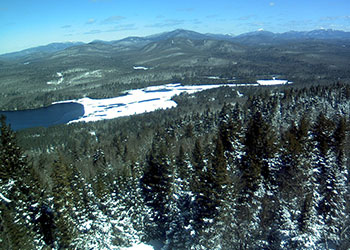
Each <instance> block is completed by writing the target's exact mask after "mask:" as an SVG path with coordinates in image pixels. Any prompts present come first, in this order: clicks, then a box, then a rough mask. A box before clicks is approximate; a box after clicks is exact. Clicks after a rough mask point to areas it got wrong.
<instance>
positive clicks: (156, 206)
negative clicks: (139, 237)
mask: <svg viewBox="0 0 350 250" xmlns="http://www.w3.org/2000/svg"><path fill="white" fill-rule="evenodd" d="M157 143H158V142H157ZM157 143H156V142H154V143H153V146H152V150H151V152H150V153H149V156H148V158H147V162H146V169H145V171H144V174H143V177H142V178H141V186H142V194H143V197H144V201H145V204H146V205H147V206H149V207H151V208H152V211H153V214H152V215H151V218H150V221H151V222H153V223H155V225H156V228H153V229H152V228H150V229H149V234H150V235H149V236H150V237H151V238H152V239H161V240H164V239H165V233H166V231H167V223H168V220H169V218H168V217H167V216H168V215H169V212H170V208H169V205H170V203H171V193H172V190H171V183H172V176H171V169H170V160H169V158H168V156H167V153H166V148H165V145H164V144H163V143H160V145H159V144H157Z"/></svg>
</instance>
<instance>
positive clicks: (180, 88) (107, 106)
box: [56, 83, 237, 123]
mask: <svg viewBox="0 0 350 250" xmlns="http://www.w3.org/2000/svg"><path fill="white" fill-rule="evenodd" d="M221 86H231V87H234V86H237V85H235V84H215V85H193V86H184V85H181V84H180V83H176V84H166V85H160V86H151V87H147V88H143V89H135V90H128V91H125V92H124V93H123V94H124V95H122V96H118V97H114V98H107V99H91V98H88V97H85V98H82V99H77V100H69V101H62V102H56V103H66V102H75V103H80V104H82V105H83V106H84V116H82V117H81V118H79V119H76V120H73V121H71V122H70V123H72V122H92V121H99V120H105V119H114V118H118V117H122V116H129V115H135V114H142V113H146V112H152V111H155V110H157V109H167V108H173V107H176V106H177V104H176V102H174V101H172V100H171V98H172V97H173V96H175V95H178V94H181V93H183V92H186V93H189V94H193V93H196V92H199V91H203V90H206V89H213V88H218V87H221Z"/></svg>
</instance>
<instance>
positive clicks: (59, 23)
mask: <svg viewBox="0 0 350 250" xmlns="http://www.w3.org/2000/svg"><path fill="white" fill-rule="evenodd" d="M179 28H182V29H190V30H194V31H197V32H201V33H207V32H210V33H222V34H234V35H238V34H241V33H244V32H250V31H256V30H259V29H264V30H268V31H272V32H285V31H289V30H297V31H305V30H306V31H307V30H313V29H320V28H326V29H338V30H345V31H350V0H317V1H316V0H148V1H147V0H143V1H141V0H1V2H0V54H3V53H7V52H12V51H18V50H22V49H26V48H29V47H35V46H38V45H45V44H48V43H52V42H64V41H82V42H90V41H92V40H96V39H99V40H107V41H108V40H118V39H122V38H124V37H127V36H145V35H151V34H155V33H160V32H164V31H171V30H174V29H179Z"/></svg>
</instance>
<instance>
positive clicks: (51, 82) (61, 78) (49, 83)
mask: <svg viewBox="0 0 350 250" xmlns="http://www.w3.org/2000/svg"><path fill="white" fill-rule="evenodd" d="M56 76H57V77H58V79H57V80H52V81H48V82H47V84H48V85H59V84H61V83H62V82H63V80H64V77H63V74H62V73H61V72H57V73H56Z"/></svg>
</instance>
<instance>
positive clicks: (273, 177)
mask: <svg viewBox="0 0 350 250" xmlns="http://www.w3.org/2000/svg"><path fill="white" fill-rule="evenodd" d="M273 5H274V4H273ZM269 7H273V6H272V5H271V3H270V5H269ZM116 19H118V20H119V19H120V17H119V18H118V17H116ZM92 21H93V20H92ZM349 34H350V33H349V32H344V31H335V30H324V29H322V30H314V31H308V32H304V31H300V32H292V31H291V32H285V33H272V32H267V31H262V30H260V31H257V32H250V33H246V34H242V35H239V36H230V35H214V34H202V33H198V32H194V31H190V30H182V29H180V30H174V31H170V32H164V33H160V34H155V35H151V36H145V37H128V38H125V39H122V40H115V41H109V42H107V41H101V40H95V41H93V42H90V43H63V44H51V45H50V44H49V45H47V46H42V47H38V48H32V49H29V50H24V51H20V52H16V53H10V54H5V55H0V90H1V91H0V110H2V111H1V112H0V114H1V113H2V114H5V115H7V116H8V118H7V119H6V118H5V117H2V118H1V128H0V249H28V250H32V249H89V250H90V249H133V248H138V247H139V248H144V249H174V250H176V249H181V250H182V249H223V250H226V249H227V250H231V249H278V250H279V249H281V250H282V249H307V250H316V249H317V250H329V249H332V250H336V249H340V250H346V249H350V230H349V228H350V216H349V214H350V199H349V197H350V196H349V194H350V186H349V180H350V175H349V173H350V122H349V120H350V71H349V68H350V61H349V58H350V35H349ZM5 110H6V112H4V111H5ZM12 115H13V117H14V118H13V117H11V116H12ZM11 119H16V122H18V123H17V124H16V122H13V121H14V120H11ZM8 123H13V126H9V125H8ZM13 129H14V130H16V131H13ZM13 246H15V247H13Z"/></svg>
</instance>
